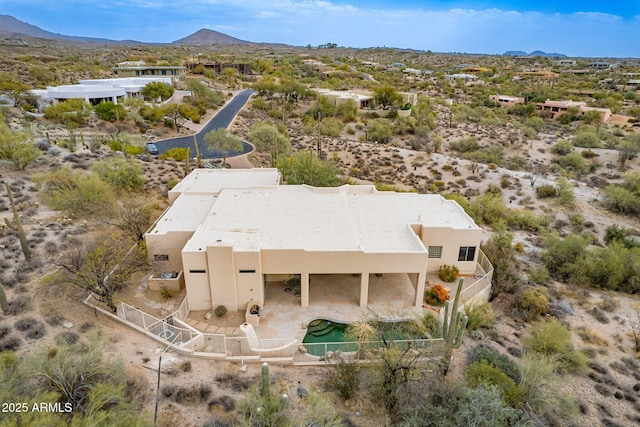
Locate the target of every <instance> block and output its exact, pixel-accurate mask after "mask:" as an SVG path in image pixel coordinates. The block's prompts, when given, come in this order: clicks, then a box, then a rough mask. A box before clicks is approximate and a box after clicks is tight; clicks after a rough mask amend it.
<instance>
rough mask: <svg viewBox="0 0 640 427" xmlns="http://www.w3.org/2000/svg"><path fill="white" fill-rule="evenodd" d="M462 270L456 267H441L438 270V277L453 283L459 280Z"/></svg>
mask: <svg viewBox="0 0 640 427" xmlns="http://www.w3.org/2000/svg"><path fill="white" fill-rule="evenodd" d="M459 273H460V270H459V269H458V267H456V266H455V265H446V264H445V265H441V266H440V268H439V269H438V277H439V278H440V280H443V281H445V282H447V283H451V282H453V281H454V280H456V279H457V278H458V274H459Z"/></svg>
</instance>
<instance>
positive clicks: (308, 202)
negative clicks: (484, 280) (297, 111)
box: [145, 169, 482, 310]
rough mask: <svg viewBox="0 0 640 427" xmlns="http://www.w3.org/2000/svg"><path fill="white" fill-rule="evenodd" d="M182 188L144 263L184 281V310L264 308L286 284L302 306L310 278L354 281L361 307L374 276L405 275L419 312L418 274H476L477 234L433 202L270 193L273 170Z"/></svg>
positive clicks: (296, 188) (450, 208)
mask: <svg viewBox="0 0 640 427" xmlns="http://www.w3.org/2000/svg"><path fill="white" fill-rule="evenodd" d="M254 174H256V176H254ZM258 177H259V178H258ZM245 180H246V181H245ZM260 180H262V181H263V183H262V184H256V181H260ZM267 181H271V182H267ZM185 182H187V183H188V182H191V184H185V185H184V188H183V189H182V190H181V189H178V190H179V191H183V192H181V193H180V195H179V196H178V197H176V198H175V199H174V200H173V204H172V206H171V207H170V208H169V209H168V210H167V211H166V212H165V213H164V214H163V216H162V217H161V218H160V219H159V220H158V221H157V223H156V225H155V227H154V228H153V229H152V230H151V231H150V232H149V233H147V234H146V235H145V240H146V242H147V248H148V252H149V256H150V257H151V259H152V260H157V261H158V262H160V263H165V264H166V265H167V266H168V268H171V269H175V270H178V269H179V270H181V271H183V272H184V279H185V283H186V291H187V297H186V298H187V300H188V305H189V308H190V310H211V309H213V308H215V307H217V306H219V305H224V306H225V307H227V309H229V310H245V309H246V307H247V305H248V304H251V305H252V306H253V305H258V306H264V305H265V304H268V301H265V294H266V292H265V290H266V287H267V286H269V283H270V282H271V283H273V282H277V281H280V283H281V281H282V280H284V279H287V278H291V277H297V278H298V279H299V282H300V304H301V306H303V307H306V306H309V305H310V304H313V303H314V301H313V299H312V298H310V288H313V286H314V280H313V276H314V275H327V274H331V275H333V274H339V275H347V274H348V275H354V276H359V277H360V280H359V305H360V306H366V305H368V293H369V278H370V276H371V275H374V274H384V273H406V274H407V276H408V277H409V279H410V280H411V283H412V284H413V287H414V290H415V298H414V305H415V306H418V307H419V306H421V305H422V301H423V294H424V286H425V281H426V274H427V273H428V272H429V273H432V272H437V271H438V269H439V268H440V266H442V265H444V264H448V265H452V264H454V265H456V266H457V267H458V268H459V269H460V273H461V274H469V275H472V274H474V273H475V271H476V264H477V261H478V257H479V253H480V251H479V246H480V240H481V237H482V229H480V228H479V227H478V226H477V225H476V224H475V223H474V221H473V220H472V219H471V218H470V217H469V216H468V215H467V214H466V213H465V212H464V210H463V209H462V208H461V207H460V206H459V205H458V204H457V203H456V202H455V201H451V200H446V199H444V198H443V197H442V196H440V195H438V194H415V193H395V192H386V191H385V192H381V191H377V190H376V189H375V187H374V186H372V185H359V186H352V185H344V186H341V187H334V188H314V187H310V186H306V185H277V182H279V175H278V174H277V171H276V170H274V169H252V170H244V171H237V170H214V172H208V171H203V170H196V171H194V172H192V173H191V174H190V175H189V177H187V178H186V179H185ZM243 185H244V186H243ZM198 186H200V187H199V188H197V189H196V187H198ZM207 186H209V187H210V191H209V192H208V193H207V191H204V190H206V187H207ZM176 258H178V259H176ZM174 267H175V268H174ZM316 286H320V285H316Z"/></svg>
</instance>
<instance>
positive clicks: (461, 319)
mask: <svg viewBox="0 0 640 427" xmlns="http://www.w3.org/2000/svg"><path fill="white" fill-rule="evenodd" d="M463 283H464V279H460V281H459V282H458V289H457V290H456V296H455V298H454V299H453V307H452V308H451V311H449V301H447V302H446V303H445V304H444V321H443V323H442V338H444V341H445V342H446V343H447V344H449V345H450V346H453V347H459V346H460V344H461V343H462V335H463V334H464V330H465V328H466V327H467V322H468V321H469V318H468V317H467V316H463V315H462V311H459V310H458V305H459V303H460V293H461V292H462V284H463Z"/></svg>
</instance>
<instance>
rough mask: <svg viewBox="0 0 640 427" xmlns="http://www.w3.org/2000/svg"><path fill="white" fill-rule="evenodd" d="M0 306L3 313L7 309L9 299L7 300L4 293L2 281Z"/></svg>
mask: <svg viewBox="0 0 640 427" xmlns="http://www.w3.org/2000/svg"><path fill="white" fill-rule="evenodd" d="M0 308H2V311H3V312H4V314H7V312H8V311H9V301H7V295H6V294H5V293H4V288H3V287H2V283H0Z"/></svg>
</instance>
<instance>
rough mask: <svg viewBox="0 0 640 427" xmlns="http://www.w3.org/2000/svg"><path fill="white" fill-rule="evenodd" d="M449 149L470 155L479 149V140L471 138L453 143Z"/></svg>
mask: <svg viewBox="0 0 640 427" xmlns="http://www.w3.org/2000/svg"><path fill="white" fill-rule="evenodd" d="M449 148H451V149H452V150H455V151H459V152H461V153H468V152H470V151H475V150H477V149H478V138H475V137H470V138H464V139H459V140H457V141H452V142H450V143H449Z"/></svg>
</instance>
